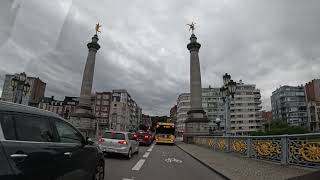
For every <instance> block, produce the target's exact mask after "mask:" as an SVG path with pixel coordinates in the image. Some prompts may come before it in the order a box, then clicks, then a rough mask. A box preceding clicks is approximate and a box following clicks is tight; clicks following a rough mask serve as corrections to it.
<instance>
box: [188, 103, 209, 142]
mask: <svg viewBox="0 0 320 180" xmlns="http://www.w3.org/2000/svg"><path fill="white" fill-rule="evenodd" d="M208 122H209V120H208V117H207V116H206V112H205V111H204V110H201V109H200V110H190V111H188V118H187V119H186V121H185V125H186V126H185V132H184V134H183V141H184V142H185V143H190V144H191V143H193V138H194V136H208V135H209V129H208Z"/></svg>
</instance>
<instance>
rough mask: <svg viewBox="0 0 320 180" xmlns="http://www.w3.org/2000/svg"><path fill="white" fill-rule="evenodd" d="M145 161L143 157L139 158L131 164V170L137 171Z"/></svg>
mask: <svg viewBox="0 0 320 180" xmlns="http://www.w3.org/2000/svg"><path fill="white" fill-rule="evenodd" d="M145 161H146V160H145V159H140V160H139V161H138V162H137V164H136V165H134V166H133V168H132V171H139V170H140V168H141V167H142V165H143V164H144V162H145Z"/></svg>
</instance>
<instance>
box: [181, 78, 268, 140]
mask: <svg viewBox="0 0 320 180" xmlns="http://www.w3.org/2000/svg"><path fill="white" fill-rule="evenodd" d="M202 107H203V109H204V111H205V112H206V115H207V117H208V119H209V121H210V122H209V126H210V127H209V129H210V128H211V129H215V130H221V131H224V130H225V117H226V116H225V111H224V102H223V99H222V97H221V94H220V88H212V87H209V88H202ZM189 109H190V94H189V93H182V94H180V95H179V97H178V100H177V125H176V128H177V132H178V133H183V132H184V129H185V125H184V121H185V120H186V118H187V112H188V111H189ZM261 109H262V106H261V94H260V90H259V89H257V88H256V86H255V85H254V84H244V83H243V82H242V81H240V82H239V83H237V87H236V93H235V95H234V99H232V100H231V102H230V116H231V120H230V123H231V129H230V132H231V134H233V135H248V134H250V132H255V131H258V130H262V129H263V125H264V121H263V119H262V116H261ZM217 119H219V120H220V124H219V127H217V123H216V120H217ZM211 126H212V127H211Z"/></svg>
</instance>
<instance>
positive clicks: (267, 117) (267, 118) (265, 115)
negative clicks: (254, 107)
mask: <svg viewBox="0 0 320 180" xmlns="http://www.w3.org/2000/svg"><path fill="white" fill-rule="evenodd" d="M261 116H262V119H263V122H264V123H265V124H264V129H265V130H266V131H268V130H270V125H271V121H272V112H271V111H262V112H261Z"/></svg>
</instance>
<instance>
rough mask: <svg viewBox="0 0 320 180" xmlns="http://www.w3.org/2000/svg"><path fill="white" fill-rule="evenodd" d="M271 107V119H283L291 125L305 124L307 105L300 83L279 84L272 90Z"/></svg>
mask: <svg viewBox="0 0 320 180" xmlns="http://www.w3.org/2000/svg"><path fill="white" fill-rule="evenodd" d="M271 108H272V118H273V120H283V121H286V122H287V123H288V124H289V125H291V126H303V127H306V126H307V121H308V115H307V106H306V102H305V92H304V87H303V86H302V85H301V86H281V87H280V88H278V89H276V90H275V91H273V92H272V96H271Z"/></svg>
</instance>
